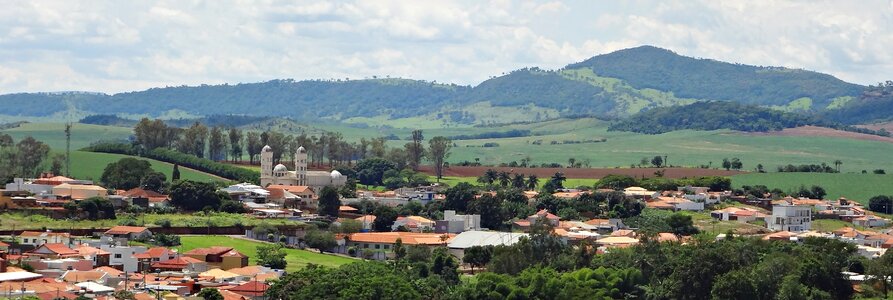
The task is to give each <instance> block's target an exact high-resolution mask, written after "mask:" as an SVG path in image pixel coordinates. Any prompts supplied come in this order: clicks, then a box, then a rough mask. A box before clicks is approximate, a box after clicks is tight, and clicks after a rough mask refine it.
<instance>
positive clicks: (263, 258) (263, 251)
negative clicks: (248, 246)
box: [257, 244, 288, 270]
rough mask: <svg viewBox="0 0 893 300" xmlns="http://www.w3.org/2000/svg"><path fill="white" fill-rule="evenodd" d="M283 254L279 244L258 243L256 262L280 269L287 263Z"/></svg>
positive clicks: (283, 250)
mask: <svg viewBox="0 0 893 300" xmlns="http://www.w3.org/2000/svg"><path fill="white" fill-rule="evenodd" d="M285 254H286V253H285V249H282V245H281V244H264V245H260V246H257V263H258V264H259V265H261V266H264V267H267V268H273V269H279V270H282V269H285V267H286V265H287V264H288V263H287V262H286V261H285Z"/></svg>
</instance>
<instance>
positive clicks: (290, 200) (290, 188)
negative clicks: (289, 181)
mask: <svg viewBox="0 0 893 300" xmlns="http://www.w3.org/2000/svg"><path fill="white" fill-rule="evenodd" d="M267 190H268V191H269V192H270V196H269V199H270V202H273V203H277V204H279V205H282V206H284V207H293V208H300V209H310V210H314V211H315V210H316V209H317V208H318V207H319V202H318V201H317V199H316V198H317V197H316V192H314V191H313V189H311V188H310V187H309V186H306V185H279V184H271V185H269V186H267Z"/></svg>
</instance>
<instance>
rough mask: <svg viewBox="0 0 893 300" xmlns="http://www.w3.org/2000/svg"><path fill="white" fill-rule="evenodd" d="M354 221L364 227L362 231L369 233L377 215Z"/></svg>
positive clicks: (365, 216) (357, 218)
mask: <svg viewBox="0 0 893 300" xmlns="http://www.w3.org/2000/svg"><path fill="white" fill-rule="evenodd" d="M354 220H357V221H359V222H360V223H361V224H362V225H363V227H362V230H365V231H369V230H372V223H374V222H375V215H363V216H360V217H356V218H354Z"/></svg>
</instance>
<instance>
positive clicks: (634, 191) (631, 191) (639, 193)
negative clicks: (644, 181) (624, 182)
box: [623, 186, 660, 201]
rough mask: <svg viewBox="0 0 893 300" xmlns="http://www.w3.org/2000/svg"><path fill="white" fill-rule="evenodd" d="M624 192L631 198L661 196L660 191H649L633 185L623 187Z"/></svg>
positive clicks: (645, 198)
mask: <svg viewBox="0 0 893 300" xmlns="http://www.w3.org/2000/svg"><path fill="white" fill-rule="evenodd" d="M623 194H624V195H626V196H627V197H630V198H635V199H642V200H646V201H647V200H651V199H654V198H657V197H659V196H660V193H659V192H655V191H649V190H646V189H644V188H641V187H637V186H631V187H628V188H625V189H623Z"/></svg>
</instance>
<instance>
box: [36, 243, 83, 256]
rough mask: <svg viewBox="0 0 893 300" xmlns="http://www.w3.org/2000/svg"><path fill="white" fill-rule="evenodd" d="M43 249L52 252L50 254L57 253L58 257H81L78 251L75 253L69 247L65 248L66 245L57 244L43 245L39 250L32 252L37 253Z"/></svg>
mask: <svg viewBox="0 0 893 300" xmlns="http://www.w3.org/2000/svg"><path fill="white" fill-rule="evenodd" d="M41 248H45V249H47V250H50V252H53V253H56V254H58V255H63V256H68V255H71V256H74V255H79V253H78V252H77V251H74V250H72V249H71V248H68V246H65V244H55V243H46V244H43V245H41V246H40V247H37V249H34V250H32V251H31V252H35V251H37V250H39V249H41Z"/></svg>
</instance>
